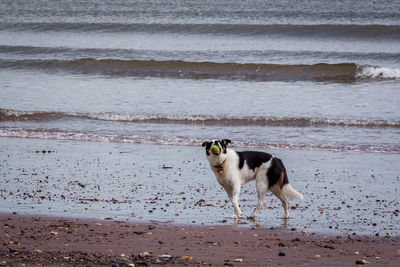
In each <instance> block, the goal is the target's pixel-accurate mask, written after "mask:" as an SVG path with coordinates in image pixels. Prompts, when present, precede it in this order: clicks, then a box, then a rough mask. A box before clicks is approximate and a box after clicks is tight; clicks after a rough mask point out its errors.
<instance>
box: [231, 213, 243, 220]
mask: <svg viewBox="0 0 400 267" xmlns="http://www.w3.org/2000/svg"><path fill="white" fill-rule="evenodd" d="M231 218H232V219H234V220H238V219H240V218H242V213H241V212H240V213H238V214H233V215H232V217H231Z"/></svg>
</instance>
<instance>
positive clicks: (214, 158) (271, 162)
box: [202, 139, 303, 219]
mask: <svg viewBox="0 0 400 267" xmlns="http://www.w3.org/2000/svg"><path fill="white" fill-rule="evenodd" d="M229 143H231V140H229V139H223V140H211V141H205V142H204V143H203V144H202V146H204V147H205V149H206V155H207V159H208V161H209V163H210V166H211V169H212V171H213V172H214V174H215V176H216V177H217V181H218V183H219V184H220V185H221V186H222V187H223V188H224V189H225V191H226V193H227V194H228V196H229V198H230V200H231V202H232V205H233V208H234V212H235V213H234V215H233V216H232V218H233V219H238V218H241V217H242V211H241V210H240V208H239V204H238V202H239V195H240V189H241V187H242V185H244V184H245V183H247V182H250V181H252V180H254V179H255V180H256V187H257V196H258V202H257V207H256V208H255V209H254V211H253V212H252V213H251V214H250V215H249V216H248V217H247V218H249V219H254V218H255V217H256V215H257V214H258V213H259V211H260V210H261V208H262V206H263V205H264V197H265V194H266V193H267V192H268V190H270V191H271V192H272V193H273V194H274V195H275V196H276V197H277V198H279V200H280V201H281V202H282V206H283V209H284V215H283V217H282V218H283V219H288V218H289V201H288V198H297V199H302V198H303V195H302V194H300V193H299V192H297V191H296V190H294V189H293V188H292V187H291V186H290V185H289V180H288V176H287V173H286V168H285V166H284V165H283V163H282V160H281V159H279V158H277V157H275V156H274V155H271V154H268V153H265V152H258V151H243V152H238V151H235V150H233V149H230V148H228V147H227V146H228V144H229ZM215 146H217V147H218V148H217V147H215Z"/></svg>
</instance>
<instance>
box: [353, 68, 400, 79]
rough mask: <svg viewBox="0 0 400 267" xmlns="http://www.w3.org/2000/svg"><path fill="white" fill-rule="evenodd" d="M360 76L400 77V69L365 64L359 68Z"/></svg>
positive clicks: (375, 77)
mask: <svg viewBox="0 0 400 267" xmlns="http://www.w3.org/2000/svg"><path fill="white" fill-rule="evenodd" d="M357 76H358V78H362V79H393V80H397V79H400V69H396V68H385V67H374V66H363V67H360V68H359V72H358V74H357Z"/></svg>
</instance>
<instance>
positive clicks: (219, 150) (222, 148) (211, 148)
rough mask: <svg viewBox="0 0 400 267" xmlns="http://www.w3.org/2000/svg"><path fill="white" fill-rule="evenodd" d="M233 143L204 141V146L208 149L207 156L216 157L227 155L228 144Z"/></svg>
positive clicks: (224, 140) (228, 141)
mask: <svg viewBox="0 0 400 267" xmlns="http://www.w3.org/2000/svg"><path fill="white" fill-rule="evenodd" d="M229 143H231V140H229V139H223V140H211V141H204V142H203V144H202V146H204V147H205V148H206V154H207V156H210V155H214V156H216V157H218V156H220V155H221V154H226V151H227V147H228V144H229Z"/></svg>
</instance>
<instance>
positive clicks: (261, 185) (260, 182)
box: [247, 177, 268, 219]
mask: <svg viewBox="0 0 400 267" xmlns="http://www.w3.org/2000/svg"><path fill="white" fill-rule="evenodd" d="M256 186H257V196H258V201H257V207H256V208H255V209H254V211H253V212H252V213H251V214H250V215H249V216H247V218H249V219H254V218H255V217H256V215H257V214H258V213H259V212H260V210H261V209H262V207H263V206H264V198H265V194H266V193H267V191H268V186H267V184H266V180H265V178H263V177H261V179H256Z"/></svg>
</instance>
